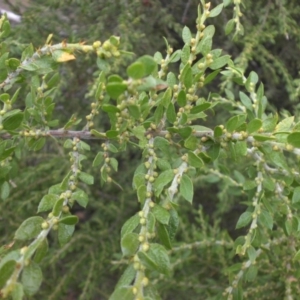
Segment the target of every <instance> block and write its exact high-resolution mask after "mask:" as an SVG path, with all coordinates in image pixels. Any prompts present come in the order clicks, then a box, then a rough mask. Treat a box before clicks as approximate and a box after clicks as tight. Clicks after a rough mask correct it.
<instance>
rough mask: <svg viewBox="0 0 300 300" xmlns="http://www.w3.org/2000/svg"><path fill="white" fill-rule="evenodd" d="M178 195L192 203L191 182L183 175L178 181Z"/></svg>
mask: <svg viewBox="0 0 300 300" xmlns="http://www.w3.org/2000/svg"><path fill="white" fill-rule="evenodd" d="M180 195H181V196H182V197H183V198H184V199H185V200H187V201H188V202H190V203H192V201H193V197H194V187H193V183H192V180H191V179H190V177H188V176H187V175H186V174H183V175H182V177H181V179H180Z"/></svg>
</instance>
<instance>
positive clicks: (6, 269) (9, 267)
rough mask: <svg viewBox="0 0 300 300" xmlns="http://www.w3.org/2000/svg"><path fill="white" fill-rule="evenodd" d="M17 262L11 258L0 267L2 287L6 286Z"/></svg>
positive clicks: (0, 284) (0, 286) (0, 285)
mask: <svg viewBox="0 0 300 300" xmlns="http://www.w3.org/2000/svg"><path fill="white" fill-rule="evenodd" d="M16 264H17V262H16V261H15V260H9V261H7V262H6V263H5V264H3V265H2V267H1V268H0V289H1V288H3V287H4V286H5V284H6V282H7V280H8V279H9V278H10V277H11V275H12V274H13V272H14V270H15V268H16Z"/></svg>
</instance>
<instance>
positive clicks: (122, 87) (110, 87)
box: [106, 82, 127, 99]
mask: <svg viewBox="0 0 300 300" xmlns="http://www.w3.org/2000/svg"><path fill="white" fill-rule="evenodd" d="M126 90H127V84H126V83H122V82H109V83H108V84H107V85H106V91H107V94H108V95H109V96H110V97H111V98H113V99H118V97H119V96H120V95H122V94H123V93H124V92H125V91H126Z"/></svg>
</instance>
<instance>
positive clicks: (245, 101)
mask: <svg viewBox="0 0 300 300" xmlns="http://www.w3.org/2000/svg"><path fill="white" fill-rule="evenodd" d="M239 95H240V99H241V102H242V103H243V104H244V106H245V107H246V108H247V109H249V110H250V111H253V106H252V101H251V99H250V98H249V97H248V96H247V95H246V94H245V93H243V92H240V93H239Z"/></svg>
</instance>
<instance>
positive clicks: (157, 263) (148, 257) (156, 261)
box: [138, 243, 170, 275]
mask: <svg viewBox="0 0 300 300" xmlns="http://www.w3.org/2000/svg"><path fill="white" fill-rule="evenodd" d="M138 256H139V258H140V260H141V262H142V264H143V265H144V266H145V267H146V268H147V269H149V270H153V271H157V272H159V273H162V274H164V275H169V274H170V260H169V256H168V253H167V251H166V249H165V248H164V247H163V246H162V245H159V244H154V243H153V244H150V248H149V250H148V251H147V252H141V251H139V252H138Z"/></svg>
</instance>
